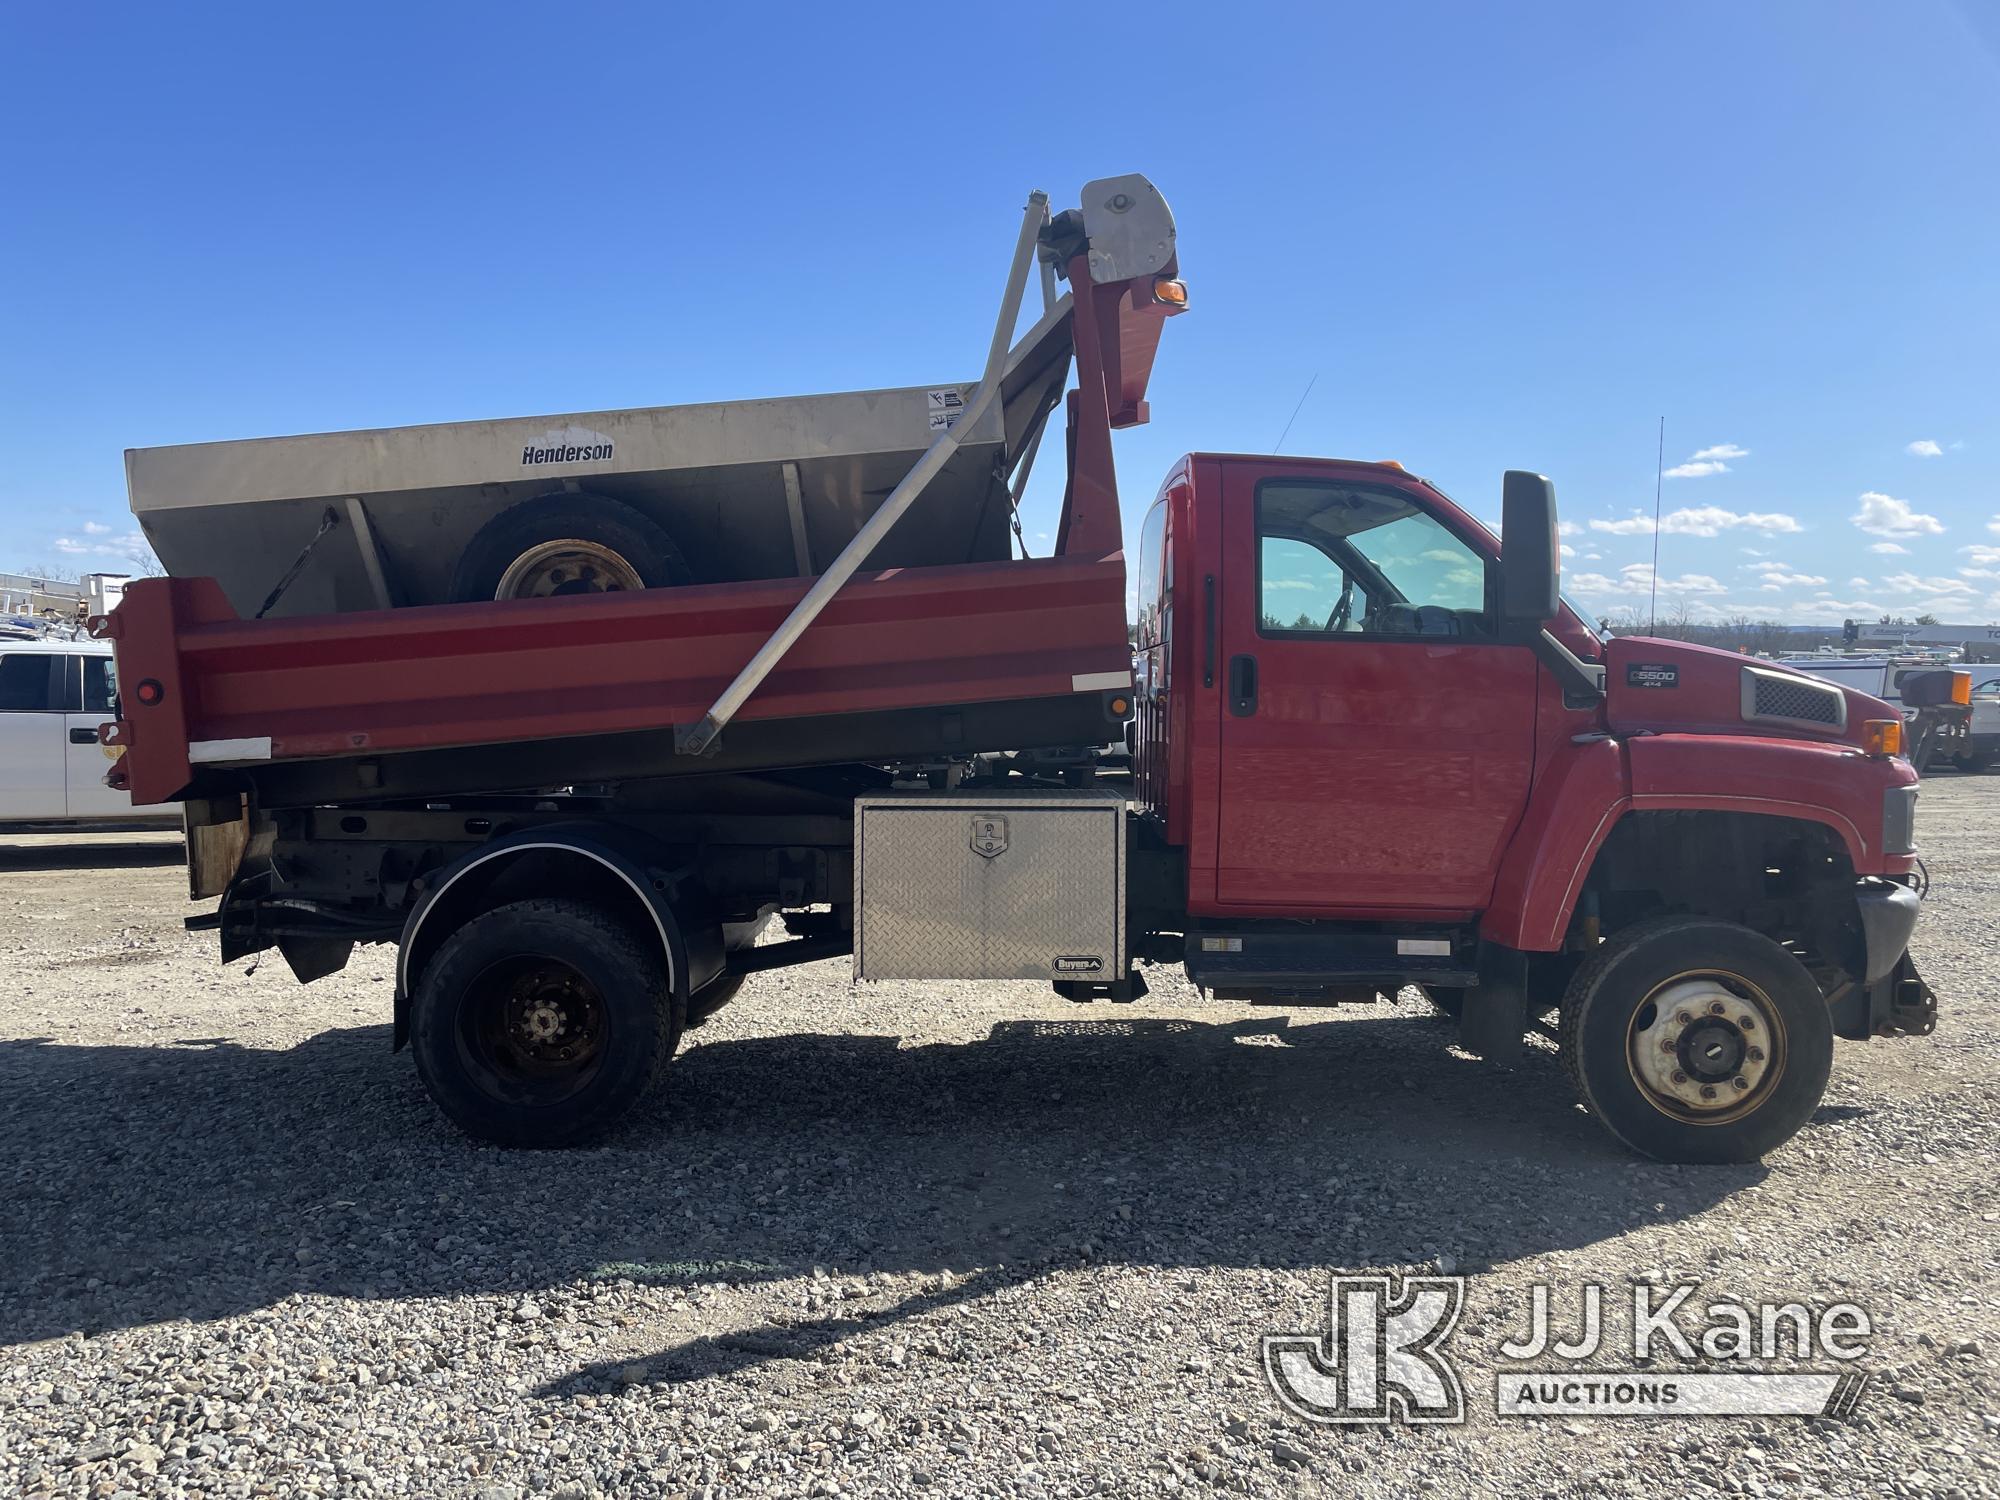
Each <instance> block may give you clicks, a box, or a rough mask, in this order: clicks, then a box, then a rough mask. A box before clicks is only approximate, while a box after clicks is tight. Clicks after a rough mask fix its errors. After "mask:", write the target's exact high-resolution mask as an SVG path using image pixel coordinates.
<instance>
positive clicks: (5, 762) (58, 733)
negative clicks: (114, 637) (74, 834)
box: [0, 638, 181, 828]
mask: <svg viewBox="0 0 2000 1500" xmlns="http://www.w3.org/2000/svg"><path fill="white" fill-rule="evenodd" d="M116 691H117V683H116V680H115V678H114V676H113V668H112V665H111V646H110V643H109V642H106V641H89V640H82V641H58V640H10V639H4V638H0V826H6V825H17V826H18V825H24V824H25V825H34V826H41V827H71V828H74V827H89V826H92V825H96V826H103V827H110V826H125V827H130V826H133V825H135V824H148V825H154V826H159V827H178V826H179V825H180V821H181V809H180V804H179V803H177V802H159V803H153V804H151V805H149V806H144V807H134V806H133V805H132V799H131V797H129V796H127V795H126V794H125V793H124V792H114V791H113V790H112V789H111V788H110V787H108V786H106V785H105V784H104V773H105V772H106V771H108V770H110V769H111V762H112V761H113V759H114V758H116V755H117V752H116V751H114V750H110V749H108V748H106V747H105V746H103V745H100V744H98V743H97V726H98V725H100V724H102V723H104V722H105V721H106V720H108V719H110V718H111V717H112V715H113V713H114V712H115V710H114V709H113V707H112V700H113V696H114V694H115V693H116Z"/></svg>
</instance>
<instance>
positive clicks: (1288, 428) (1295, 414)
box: [1271, 370, 1319, 453]
mask: <svg viewBox="0 0 2000 1500" xmlns="http://www.w3.org/2000/svg"><path fill="white" fill-rule="evenodd" d="M1318 384H1319V371H1317V370H1314V371H1313V377H1312V379H1311V380H1308V381H1307V382H1306V388H1305V389H1304V390H1302V391H1300V392H1299V404H1298V405H1297V406H1295V407H1293V408H1292V414H1291V415H1290V416H1289V417H1287V418H1286V419H1285V430H1284V431H1283V432H1281V433H1279V434H1278V440H1277V442H1275V443H1273V444H1271V451H1272V452H1273V453H1276V452H1277V451H1278V450H1279V449H1280V448H1282V447H1284V446H1285V439H1286V438H1288V437H1290V436H1291V435H1292V423H1294V422H1296V421H1298V419H1299V413H1300V412H1301V411H1303V410H1304V409H1305V404H1306V397H1308V396H1310V395H1311V394H1312V393H1313V387H1314V386H1315V385H1318Z"/></svg>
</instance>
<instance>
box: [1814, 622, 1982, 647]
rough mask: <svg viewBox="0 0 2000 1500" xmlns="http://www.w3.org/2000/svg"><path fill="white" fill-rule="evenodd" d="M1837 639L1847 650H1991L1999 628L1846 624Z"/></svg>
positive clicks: (1868, 623) (1867, 623) (1873, 623)
mask: <svg viewBox="0 0 2000 1500" xmlns="http://www.w3.org/2000/svg"><path fill="white" fill-rule="evenodd" d="M1841 638H1842V639H1843V640H1845V641H1846V642H1847V644H1848V645H1850V646H1863V647H1882V646H1891V647H1902V648H1908V647H1912V646H1974V645H1977V646H1992V647H2000V625H1882V624H1878V623H1875V622H1873V621H1862V620H1849V621H1847V622H1846V623H1845V625H1844V626H1843V628H1842V630H1841Z"/></svg>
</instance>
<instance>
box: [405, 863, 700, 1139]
mask: <svg viewBox="0 0 2000 1500" xmlns="http://www.w3.org/2000/svg"><path fill="white" fill-rule="evenodd" d="M683 1019H684V1018H683V1015H682V1012H681V1009H680V1006H679V1005H678V1004H677V1003H676V1001H675V1000H674V998H673V994H672V990H671V987H670V985H669V984H668V982H667V976H666V974H665V973H664V971H663V969H662V966H661V963H660V959H659V957H658V955H657V954H656V953H655V952H654V951H653V950H652V949H650V948H649V947H647V946H646V945H644V944H642V943H641V942H640V941H639V940H638V939H637V938H635V937H634V936H633V935H632V934H631V932H629V931H628V930H627V929H626V928H625V927H624V926H623V925H622V924H620V923H618V922H616V921H614V920H613V919H612V918H611V917H609V916H608V915H606V914H605V913H604V912H602V911H599V910H598V909H597V908H595V907H592V906H587V905H584V904H583V903H581V902H576V901H549V900H536V901H517V902H514V903H512V904H511V905H507V906H501V907H496V908H494V909H493V910H492V911H489V912H487V913H485V914H484V915H482V916H478V917H475V918H473V919H472V920H471V921H470V922H467V923H466V924H465V925H464V926H463V927H461V928H459V930H458V931H457V932H455V933H453V934H452V935H451V936H450V937H449V938H447V939H446V940H445V941H444V943H443V944H442V945H441V946H440V947H439V948H438V951H437V954H436V956H435V957H434V958H432V960H431V961H430V963H429V964H428V965H427V966H426V967H425V969H424V972H423V976H422V978H421V979H420V980H419V981H418V984H417V990H416V994H415V995H414V996H413V997H412V1007H411V1029H410V1038H411V1047H412V1051H413V1053H414V1055H415V1058H416V1064H417V1075H418V1077H420V1078H421V1079H422V1080H423V1084H424V1087H425V1089H426V1090H427V1091H428V1092H429V1093H430V1096H431V1098H432V1099H433V1100H434V1101H436V1103H437V1106H438V1108H440V1109H441V1110H443V1111H444V1112H445V1114H446V1115H448V1116H450V1118H451V1120H452V1122H453V1123H454V1124H456V1125H457V1126H458V1127H459V1128H460V1129H461V1130H464V1131H465V1132H466V1133H467V1134H468V1135H474V1136H478V1137H479V1138H481V1139H482V1140H489V1141H497V1142H499V1143H501V1144H503V1145H509V1146H562V1145H568V1144H571V1143H572V1142H576V1141H581V1140H585V1139H588V1138H589V1137H591V1136H594V1135H597V1134H600V1133H602V1132H603V1131H604V1130H606V1129H608V1128H610V1126H612V1125H613V1124H614V1123H616V1122H617V1120H618V1119H619V1118H620V1117H621V1116H622V1115H624V1114H625V1112H626V1111H627V1110H629V1109H630V1108H631V1107H632V1106H633V1105H634V1104H636V1103H638V1101H639V1100H640V1099H641V1098H642V1097H643V1096H644V1095H645V1093H646V1091H647V1089H648V1088H650V1087H651V1086H652V1085H653V1083H654V1082H655V1081H656V1080H657V1079H658V1077H659V1076H660V1074H661V1073H663V1072H664V1071H665V1069H666V1065H667V1062H668V1060H669V1059H670V1058H671V1057H672V1056H673V1052H674V1049H675V1047H677V1046H678V1045H679V1044H680V1036H681V1030H682V1022H683Z"/></svg>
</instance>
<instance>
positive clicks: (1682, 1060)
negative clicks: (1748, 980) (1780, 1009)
mask: <svg viewBox="0 0 2000 1500" xmlns="http://www.w3.org/2000/svg"><path fill="white" fill-rule="evenodd" d="M1746 988H1747V987H1746ZM1778 1044H1779V1043H1778V1038H1777V1036H1776V1033H1775V1028H1774V1025H1773V1012H1772V1011H1771V1010H1770V1009H1769V1002H1768V1001H1766V1000H1764V999H1763V997H1762V996H1758V995H1745V994H1740V993H1738V992H1737V990H1736V989H1734V988H1732V987H1731V986H1730V985H1728V984H1725V983H1724V982H1723V980H1722V978H1721V977H1720V976H1717V975H1699V976H1688V977H1684V978H1681V979H1676V980H1673V981H1671V982H1670V983H1668V984H1666V985H1663V986H1662V987H1661V988H1660V989H1659V990H1657V991H1655V992H1654V993H1653V994H1652V995H1651V996H1649V997H1648V999H1647V1001H1646V1003H1645V1004H1644V1005H1643V1006H1641V1007H1640V1009H1639V1011H1638V1012H1637V1014H1636V1015H1635V1016H1634V1018H1633V1026H1632V1029H1631V1033H1630V1045H1629V1048H1628V1057H1629V1060H1630V1062H1631V1065H1632V1072H1633V1076H1634V1077H1635V1078H1636V1079H1637V1080H1638V1082H1639V1084H1640V1086H1641V1087H1642V1088H1643V1089H1644V1091H1645V1092H1646V1094H1647V1095H1648V1096H1649V1097H1650V1099H1651V1100H1652V1103H1653V1104H1654V1106H1655V1107H1656V1108H1659V1109H1662V1110H1664V1111H1665V1112H1666V1113H1668V1114H1674V1115H1681V1116H1692V1117H1694V1118H1697V1119H1701V1120H1704V1121H1705V1122H1709V1121H1713V1122H1715V1123H1719V1122H1720V1117H1721V1116H1724V1115H1733V1114H1740V1113H1742V1112H1744V1111H1745V1110H1746V1109H1748V1108H1750V1107H1753V1106H1754V1104H1756V1103H1759V1102H1761V1100H1762V1095H1763V1094H1764V1092H1765V1091H1766V1086H1767V1085H1768V1084H1770V1083H1772V1082H1774V1081H1775V1079H1776V1076H1777V1075H1776V1072H1775V1071H1774V1069H1773V1052H1774V1050H1775V1049H1776V1047H1777V1046H1778Z"/></svg>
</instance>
